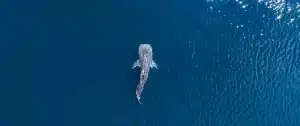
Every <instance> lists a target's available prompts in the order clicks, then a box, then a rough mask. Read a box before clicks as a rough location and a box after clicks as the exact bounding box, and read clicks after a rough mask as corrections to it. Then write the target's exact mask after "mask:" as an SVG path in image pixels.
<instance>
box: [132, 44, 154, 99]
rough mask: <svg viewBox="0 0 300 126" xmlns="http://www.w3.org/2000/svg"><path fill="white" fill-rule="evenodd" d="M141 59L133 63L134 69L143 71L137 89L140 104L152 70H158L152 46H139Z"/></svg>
mask: <svg viewBox="0 0 300 126" xmlns="http://www.w3.org/2000/svg"><path fill="white" fill-rule="evenodd" d="M138 53H139V59H138V60H136V61H135V62H134V63H133V66H132V69H134V68H136V67H139V68H140V69H141V73H140V82H139V84H138V86H137V88H136V98H137V100H138V102H139V103H140V104H142V102H141V100H140V99H141V94H142V91H143V90H144V86H145V84H146V82H147V79H148V74H149V71H150V68H156V69H157V64H156V63H155V62H154V60H153V59H152V56H153V52H152V47H151V45H150V44H141V45H140V46H139V52H138Z"/></svg>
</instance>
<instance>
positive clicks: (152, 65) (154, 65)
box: [150, 60, 157, 69]
mask: <svg viewBox="0 0 300 126" xmlns="http://www.w3.org/2000/svg"><path fill="white" fill-rule="evenodd" d="M150 67H151V68H155V69H157V64H156V63H155V62H154V60H152V63H151V65H150Z"/></svg>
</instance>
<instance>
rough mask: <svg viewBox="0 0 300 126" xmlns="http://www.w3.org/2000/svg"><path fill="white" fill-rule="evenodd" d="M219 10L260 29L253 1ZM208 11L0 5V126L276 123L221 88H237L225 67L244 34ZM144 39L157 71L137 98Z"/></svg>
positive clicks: (178, 6)
mask: <svg viewBox="0 0 300 126" xmlns="http://www.w3.org/2000/svg"><path fill="white" fill-rule="evenodd" d="M223 7H224V8H230V9H226V10H227V11H228V12H225V13H227V14H228V13H234V14H235V15H230V16H227V18H230V17H231V16H232V19H228V20H231V21H234V20H236V19H237V17H238V19H239V20H238V21H237V22H243V21H244V22H247V21H248V20H249V19H251V21H253V22H254V24H256V25H255V26H260V25H261V26H263V23H262V22H261V19H260V18H259V16H258V14H259V13H258V12H256V9H255V8H253V9H249V10H248V12H246V13H242V12H243V11H242V10H241V9H240V8H237V7H236V5H234V4H228V5H226V6H223ZM254 7H255V6H254ZM207 8H209V5H208V4H207V3H206V2H202V1H171V0H169V1H141V0H127V1H118V0H114V1H92V0H88V1H70V0H69V1H67V0H64V1H38V0H31V1H19V0H10V1H3V2H1V5H0V16H1V21H0V29H1V30H0V32H1V34H0V41H1V42H0V59H1V60H0V103H1V104H0V126H2V125H3V126H21V125H22V126H63V125H65V126H69V125H70V126H71V125H72V126H81V125H82V126H96V125H97V126H98V125H101V126H148V125H149V126H153V125H156V126H171V125H172V126H191V125H226V126H231V125H235V124H237V125H243V126H253V125H262V126H265V125H268V124H272V123H270V122H266V121H264V119H265V118H267V117H266V116H263V118H261V116H257V115H259V114H260V113H261V111H260V109H259V108H258V106H256V105H254V104H251V103H252V101H251V100H252V99H251V98H253V99H255V98H256V96H252V95H251V96H248V92H247V91H245V92H239V97H233V93H236V92H234V90H232V92H228V91H226V92H222V91H224V89H226V87H231V86H228V85H226V84H228V83H226V82H227V81H228V80H229V79H230V76H229V75H228V73H227V69H234V68H231V67H230V65H231V64H230V62H229V61H228V60H227V59H226V57H227V55H228V48H229V47H231V45H239V44H238V43H239V41H238V40H237V39H235V38H234V37H232V36H231V35H232V32H234V31H233V29H232V28H231V27H230V25H228V22H222V21H220V18H219V17H220V16H222V14H220V13H217V12H215V13H208V11H207ZM261 10H262V9H261ZM265 13H268V12H267V11H266V12H265ZM256 14H257V15H256ZM207 19H212V21H215V22H219V25H218V26H215V25H213V24H211V25H208V24H207V23H206V20H207ZM218 20H219V21H218ZM245 27H252V26H245ZM235 32H237V33H235V34H236V35H239V34H238V32H239V31H235ZM257 32H259V31H257ZM220 34H224V37H220ZM236 38H238V37H236ZM189 42H192V46H193V48H189V45H191V44H190V43H189ZM142 43H149V44H151V45H152V47H153V51H154V60H155V62H156V63H157V65H158V67H159V69H158V70H155V69H154V70H152V71H151V73H150V75H149V81H148V83H147V85H146V87H145V90H144V92H143V96H142V100H143V103H144V104H143V105H139V104H138V103H137V102H136V99H135V88H136V86H137V84H138V79H139V70H138V69H135V70H132V69H131V67H132V64H133V62H134V61H135V60H137V58H138V54H137V51H138V46H139V44H142ZM216 47H218V51H216ZM193 49H195V50H193ZM193 51H196V52H197V53H196V54H195V57H196V58H195V59H193V58H191V56H192V53H193ZM237 55H238V54H237ZM215 59H218V62H219V66H218V67H215V66H216V63H215ZM195 66H197V67H195ZM201 76H207V77H208V78H207V79H206V80H199V78H201ZM210 78H211V79H210ZM197 79H198V80H197ZM240 79H243V78H240ZM211 81H214V83H213V84H215V85H211ZM238 81H241V82H242V80H238ZM215 87H217V88H215ZM242 88H243V87H242ZM245 88H246V87H245ZM247 88H249V87H247ZM195 89H199V90H197V91H195ZM213 89H214V90H213ZM215 89H220V90H219V92H216V90H215ZM228 90H231V89H228ZM240 91H243V90H240ZM196 94H198V95H196ZM199 95H200V96H199ZM244 97H246V98H249V99H243V98H244ZM256 107H257V108H256ZM294 107H295V106H294ZM232 108H239V109H232ZM249 109H251V111H252V110H253V111H252V112H251V113H250V112H249V111H247V110H249ZM233 110H235V111H233ZM236 110H238V111H236ZM270 111H272V110H270ZM273 111H277V110H276V109H274V110H273ZM245 112H246V113H245ZM247 112H249V113H247ZM243 115H246V116H243ZM274 116H275V117H276V116H277V115H274ZM295 116H296V115H295ZM282 119H283V121H282V122H287V121H288V120H289V119H287V118H282ZM253 120H254V121H253ZM282 122H281V124H282ZM288 123H296V122H293V121H292V122H287V125H289V124H288ZM274 124H276V123H274ZM277 124H279V123H277Z"/></svg>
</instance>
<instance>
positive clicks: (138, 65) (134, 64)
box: [132, 60, 140, 69]
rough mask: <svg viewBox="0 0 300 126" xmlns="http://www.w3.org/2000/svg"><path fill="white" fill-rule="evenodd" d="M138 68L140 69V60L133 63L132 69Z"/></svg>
mask: <svg viewBox="0 0 300 126" xmlns="http://www.w3.org/2000/svg"><path fill="white" fill-rule="evenodd" d="M136 67H140V60H137V61H135V62H134V63H133V65H132V69H134V68H136Z"/></svg>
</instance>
